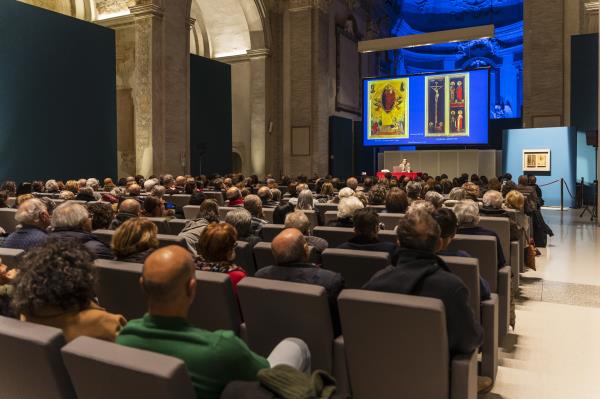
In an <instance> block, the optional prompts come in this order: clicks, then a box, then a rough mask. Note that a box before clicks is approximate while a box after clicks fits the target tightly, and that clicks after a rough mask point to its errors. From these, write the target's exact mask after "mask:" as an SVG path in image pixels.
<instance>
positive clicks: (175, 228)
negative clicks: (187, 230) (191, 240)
mask: <svg viewBox="0 0 600 399" xmlns="http://www.w3.org/2000/svg"><path fill="white" fill-rule="evenodd" d="M187 222H189V220H188V219H171V220H169V222H168V224H169V234H170V235H173V236H176V235H177V234H179V233H181V230H183V228H184V227H185V225H186V223H187Z"/></svg>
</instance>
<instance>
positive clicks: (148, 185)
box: [144, 179, 158, 193]
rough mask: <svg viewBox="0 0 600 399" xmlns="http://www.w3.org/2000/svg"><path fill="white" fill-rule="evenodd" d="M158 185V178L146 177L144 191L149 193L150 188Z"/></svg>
mask: <svg viewBox="0 0 600 399" xmlns="http://www.w3.org/2000/svg"><path fill="white" fill-rule="evenodd" d="M156 185H158V179H148V180H146V181H145V182H144V192H146V193H151V192H152V189H153V188H154V187H155V186H156Z"/></svg>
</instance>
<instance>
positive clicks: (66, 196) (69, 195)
mask: <svg viewBox="0 0 600 399" xmlns="http://www.w3.org/2000/svg"><path fill="white" fill-rule="evenodd" d="M58 199H61V200H65V201H68V200H72V199H75V194H73V191H69V190H63V191H61V192H60V193H59V194H58Z"/></svg>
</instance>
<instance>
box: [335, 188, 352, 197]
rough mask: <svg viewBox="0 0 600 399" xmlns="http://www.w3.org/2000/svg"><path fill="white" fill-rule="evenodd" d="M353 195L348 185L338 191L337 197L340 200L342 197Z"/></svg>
mask: <svg viewBox="0 0 600 399" xmlns="http://www.w3.org/2000/svg"><path fill="white" fill-rule="evenodd" d="M353 195H354V190H352V189H351V188H350V187H344V188H342V189H341V190H340V192H339V193H338V197H339V199H340V200H341V199H343V198H348V197H352V196H353Z"/></svg>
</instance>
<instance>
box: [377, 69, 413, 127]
mask: <svg viewBox="0 0 600 399" xmlns="http://www.w3.org/2000/svg"><path fill="white" fill-rule="evenodd" d="M408 90H409V88H408V79H395V80H377V81H372V82H369V110H368V113H367V114H368V115H370V132H369V138H370V139H371V138H372V139H376V138H388V139H393V138H396V139H401V138H407V137H408V117H407V115H408V101H407V99H408Z"/></svg>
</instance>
